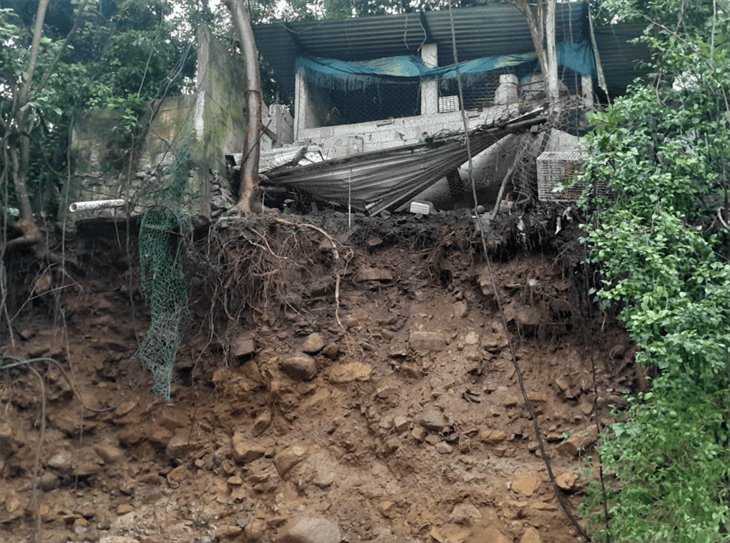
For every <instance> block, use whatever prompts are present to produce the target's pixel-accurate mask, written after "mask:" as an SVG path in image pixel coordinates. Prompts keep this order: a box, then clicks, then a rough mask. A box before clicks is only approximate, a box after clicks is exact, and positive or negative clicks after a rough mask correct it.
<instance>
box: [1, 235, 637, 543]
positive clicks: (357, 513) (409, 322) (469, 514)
mask: <svg viewBox="0 0 730 543" xmlns="http://www.w3.org/2000/svg"><path fill="white" fill-rule="evenodd" d="M371 245H372V244H371ZM495 269H496V272H497V276H498V282H499V284H500V288H501V293H502V295H503V296H504V300H505V312H506V315H507V317H508V319H509V320H510V326H511V327H512V331H513V337H514V339H515V342H516V346H517V353H518V356H519V361H520V364H521V367H522V369H523V371H524V374H525V380H526V385H527V389H528V391H529V393H530V398H531V399H532V400H533V402H534V404H535V405H536V407H537V408H538V410H539V412H540V424H541V427H542V430H543V434H544V436H545V438H546V440H547V442H548V449H549V453H550V455H551V457H552V458H553V462H554V468H555V471H556V473H557V475H558V476H559V481H560V483H561V486H564V487H565V489H566V494H568V495H569V496H570V499H571V500H572V502H573V503H574V504H575V503H576V502H577V500H578V499H579V494H580V490H581V487H582V484H583V481H582V479H581V478H579V477H577V475H578V474H579V472H580V470H581V468H582V467H583V464H582V461H581V459H580V458H579V456H578V453H579V449H580V448H581V446H585V447H589V446H590V443H591V436H592V435H593V430H592V429H593V424H594V421H593V415H592V413H593V396H592V393H591V390H592V387H593V382H592V378H591V365H590V355H591V351H592V355H593V357H594V360H595V362H596V364H597V366H598V369H599V376H600V379H599V381H600V383H599V389H600V397H599V404H600V405H601V406H602V407H605V406H606V405H607V404H608V403H611V402H613V401H616V400H617V399H618V396H617V390H618V389H621V388H622V387H623V386H625V385H627V380H626V377H624V376H622V373H623V374H624V375H626V374H627V372H626V371H625V367H626V366H627V364H628V363H629V362H630V359H631V352H630V347H629V346H628V344H627V342H626V340H625V338H624V336H623V335H622V334H621V332H620V331H619V330H616V329H608V330H604V331H600V325H601V323H600V322H595V323H589V325H588V326H589V330H590V331H589V332H588V334H587V337H588V338H589V341H588V345H586V334H583V333H582V328H580V323H581V320H580V318H579V317H578V315H577V312H576V310H575V308H574V306H573V305H572V302H570V299H571V297H570V290H571V282H570V278H566V277H564V276H563V274H562V273H561V271H560V269H559V267H558V266H557V265H556V264H555V263H554V261H553V258H552V257H551V256H540V255H532V256H524V255H516V256H514V257H513V258H511V259H509V260H508V261H506V262H502V263H496V264H495ZM128 285H129V281H128V279H127V278H126V277H125V275H124V274H123V273H122V272H114V271H113V268H109V269H106V270H101V271H99V272H98V273H96V274H91V275H90V276H88V277H86V278H84V280H83V281H82V284H81V287H82V288H76V289H69V292H71V291H73V293H72V294H68V298H67V301H66V315H65V317H66V327H65V328H63V327H61V326H55V327H54V326H53V324H52V323H49V322H48V320H47V319H45V318H44V319H41V318H35V319H32V318H31V319H27V320H26V321H25V322H23V323H22V325H21V326H20V327H19V328H18V330H19V331H20V332H21V335H22V339H20V340H19V341H18V344H17V346H16V348H15V354H17V355H18V356H21V357H30V356H52V357H54V358H56V359H58V360H59V361H61V362H62V364H63V366H64V367H65V368H70V369H69V375H70V376H71V378H72V380H73V383H74V386H75V387H76V389H77V390H78V392H79V393H80V395H81V397H82V398H83V401H84V403H85V404H86V405H87V406H88V407H93V408H99V409H103V408H109V407H111V408H112V409H110V410H109V411H106V412H102V413H94V412H90V411H84V410H83V409H82V408H81V405H80V402H79V401H78V400H77V399H76V398H74V394H73V392H72V390H71V388H70V387H69V385H68V384H67V383H66V381H65V380H64V378H63V376H62V374H61V372H60V371H59V370H58V369H57V368H54V367H53V366H49V367H48V368H47V369H46V370H44V371H43V373H44V374H45V376H46V383H47V390H46V393H47V426H46V429H45V433H44V435H43V443H42V448H41V452H40V455H41V456H40V460H41V469H40V479H39V481H38V485H39V486H40V489H41V492H40V493H39V497H40V504H39V505H38V504H36V503H35V502H34V500H33V498H32V480H33V477H32V473H33V469H34V455H35V453H36V451H37V445H38V438H39V435H40V431H39V430H40V427H41V417H40V413H41V399H40V392H39V385H38V380H37V378H36V377H35V376H34V375H33V374H31V373H29V372H28V370H27V369H26V368H24V367H21V368H18V369H16V370H12V371H6V372H4V374H3V375H0V406H1V407H2V417H1V418H0V476H1V478H0V541H24V540H27V539H28V538H29V537H30V534H31V533H32V532H33V530H34V529H35V526H36V524H35V523H36V513H37V512H38V511H39V512H40V517H41V523H42V530H43V535H42V540H43V541H49V542H56V541H58V542H61V541H103V542H106V543H132V542H135V541H138V542H173V541H175V542H191V541H214V540H221V541H223V540H230V541H261V542H271V541H276V540H277V537H281V532H282V531H283V530H284V529H285V528H283V527H284V526H285V525H286V523H287V522H288V521H290V520H291V519H292V518H295V517H298V516H302V515H303V516H308V517H319V518H324V519H327V520H328V521H330V522H332V523H334V524H336V525H337V527H338V529H339V531H340V535H341V538H342V541H347V542H353V543H354V542H360V541H377V542H380V543H396V542H408V541H413V542H416V541H418V542H432V541H438V542H440V543H446V542H449V543H458V542H469V543H504V542H517V541H519V542H521V543H536V542H540V541H542V542H544V543H564V542H565V543H567V542H572V541H577V540H578V539H577V538H576V536H575V533H574V531H573V530H572V528H571V527H570V525H569V524H568V523H567V522H566V520H565V518H564V515H563V513H562V512H561V511H560V509H559V507H558V504H557V501H556V499H555V497H554V495H553V492H552V489H551V487H550V485H549V484H548V481H547V476H546V471H545V469H544V465H543V462H542V460H541V459H540V458H539V455H538V453H537V452H536V450H537V447H536V443H535V439H534V434H533V431H532V425H531V421H530V420H529V419H528V417H527V415H526V412H525V409H524V408H523V406H522V400H521V397H520V396H519V389H518V388H517V385H516V376H515V373H514V369H513V367H512V364H511V362H510V358H509V351H508V349H507V348H506V341H505V339H504V337H503V334H502V331H501V327H500V322H499V319H498V315H497V313H496V311H495V304H494V300H493V298H492V296H491V293H490V288H491V287H490V285H489V282H488V281H487V277H486V276H485V275H484V270H483V269H482V268H481V267H480V266H479V265H478V264H477V265H475V264H474V263H473V262H472V260H471V256H469V255H467V254H464V253H462V252H458V251H451V252H446V253H442V254H439V255H437V258H435V256H434V253H433V251H429V250H428V249H426V250H411V249H407V248H402V247H398V246H388V244H387V243H386V244H384V245H382V246H379V247H372V246H371V247H370V250H366V248H365V247H363V248H362V249H358V253H357V256H356V258H355V259H354V260H353V261H352V264H351V266H350V267H349V273H348V275H347V276H346V277H344V278H343V282H342V288H341V295H340V298H341V299H340V308H339V315H340V318H341V322H342V324H343V326H344V330H343V328H341V327H340V326H339V325H338V323H337V320H336V318H335V304H334V288H333V281H332V280H331V279H330V278H322V281H318V282H312V283H310V284H304V285H302V288H301V299H300V303H299V304H297V305H296V306H295V307H292V308H290V309H289V310H288V311H287V312H286V313H285V314H284V316H283V317H277V318H274V317H273V316H268V317H267V316H265V317H261V318H259V320H258V321H257V322H256V324H255V325H250V326H248V327H245V326H243V325H242V326H241V329H240V333H236V334H235V337H234V338H233V340H234V342H233V344H232V345H231V350H232V352H233V353H234V354H238V355H239V357H236V356H232V357H228V358H227V357H226V356H225V354H224V351H225V349H223V348H221V346H219V345H218V341H217V340H216V339H215V338H214V339H213V341H212V342H211V341H210V340H209V337H208V328H207V325H206V323H205V322H204V321H203V320H202V319H198V320H195V319H194V320H195V322H194V323H193V324H192V325H191V330H190V332H189V333H188V335H187V337H186V339H185V341H184V344H183V346H182V348H181V352H180V354H179V357H178V370H177V374H176V375H177V379H176V383H175V385H174V387H173V401H172V403H171V404H165V402H163V401H161V400H160V399H159V398H156V397H154V396H153V395H151V394H150V393H149V392H148V389H149V382H148V380H147V376H146V374H145V372H144V371H143V370H142V369H141V368H140V367H139V364H138V362H136V361H135V360H134V359H133V354H134V352H135V349H136V347H137V342H138V339H139V337H140V336H141V335H142V334H143V333H144V331H145V329H146V323H147V322H146V320H145V316H144V311H143V308H142V307H140V306H139V305H137V306H136V308H135V311H134V313H133V311H132V309H131V306H130V297H129V293H128V291H127V290H128ZM485 293H486V294H485ZM198 302H199V301H198ZM198 317H200V315H199V316H198ZM304 351H309V354H305V353H304ZM229 360H230V363H228V361H229ZM39 369H42V367H39ZM566 436H570V439H569V440H568V441H567V442H566V441H565V437H566ZM277 533H278V534H279V535H277ZM322 537H325V536H324V535H322ZM312 541H316V539H313V540H312ZM322 541H325V540H324V539H322ZM326 541H329V540H326Z"/></svg>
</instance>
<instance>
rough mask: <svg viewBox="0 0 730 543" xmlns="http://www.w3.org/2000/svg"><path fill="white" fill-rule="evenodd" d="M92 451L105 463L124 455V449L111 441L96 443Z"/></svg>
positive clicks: (111, 462) (114, 460)
mask: <svg viewBox="0 0 730 543" xmlns="http://www.w3.org/2000/svg"><path fill="white" fill-rule="evenodd" d="M94 452H95V453H96V454H97V456H98V457H99V458H101V459H102V460H103V461H104V463H105V464H113V463H114V462H117V461H118V460H120V459H121V458H122V457H123V456H124V451H122V449H120V448H119V447H117V446H115V445H112V444H111V443H97V444H96V445H94Z"/></svg>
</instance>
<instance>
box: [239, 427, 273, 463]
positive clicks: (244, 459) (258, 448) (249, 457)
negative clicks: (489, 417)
mask: <svg viewBox="0 0 730 543" xmlns="http://www.w3.org/2000/svg"><path fill="white" fill-rule="evenodd" d="M231 445H232V451H231V452H232V454H233V459H234V460H235V461H236V462H238V463H239V464H248V463H249V462H253V461H254V460H256V459H257V458H261V457H262V456H264V455H265V454H266V448H265V447H264V446H263V445H261V444H260V443H256V442H255V441H250V440H249V439H247V438H246V436H245V435H244V434H242V433H235V434H233V437H232V438H231Z"/></svg>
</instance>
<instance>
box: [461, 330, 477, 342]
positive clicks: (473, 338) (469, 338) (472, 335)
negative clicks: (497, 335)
mask: <svg viewBox="0 0 730 543" xmlns="http://www.w3.org/2000/svg"><path fill="white" fill-rule="evenodd" d="M464 345H479V334H477V333H476V332H475V331H474V330H471V331H469V332H468V333H467V334H466V335H465V336H464Z"/></svg>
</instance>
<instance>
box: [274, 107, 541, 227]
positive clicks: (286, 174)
mask: <svg viewBox="0 0 730 543" xmlns="http://www.w3.org/2000/svg"><path fill="white" fill-rule="evenodd" d="M533 117H534V114H533ZM514 122H515V121H513V123H514ZM512 132H514V127H513V126H510V124H509V123H508V124H505V125H503V126H500V127H489V128H487V127H482V128H479V129H476V130H473V131H472V132H470V135H469V138H470V144H471V152H472V154H473V155H476V154H478V153H480V152H481V151H483V150H484V149H486V148H487V147H489V146H490V145H492V144H493V143H495V142H496V141H498V140H499V139H500V138H502V137H503V136H505V135H506V134H508V133H512ZM467 158H468V156H467V150H466V145H465V138H464V136H463V134H461V135H459V136H453V137H451V138H446V139H444V140H442V141H439V142H433V143H423V144H415V145H408V146H404V147H397V148H394V149H385V150H382V151H374V152H369V153H360V154H357V155H351V156H348V157H344V158H338V159H333V160H327V161H325V162H321V163H319V164H312V165H310V166H304V167H288V168H283V169H278V170H272V171H269V172H267V173H266V175H267V177H268V179H269V182H271V183H272V184H274V185H283V186H285V187H286V188H287V189H289V190H292V191H295V192H303V193H307V194H309V195H311V196H312V197H313V198H314V199H316V200H320V201H323V202H326V203H331V204H335V205H339V206H347V205H348V204H349V205H350V206H351V207H352V209H354V210H359V211H365V212H368V213H370V214H377V213H379V212H380V211H382V210H384V209H395V208H397V207H398V206H400V205H402V204H404V203H406V202H407V201H408V200H409V199H411V198H413V197H414V196H416V195H417V194H419V193H420V192H422V191H423V190H424V189H426V188H428V187H429V186H431V185H432V184H433V183H435V182H436V181H438V180H439V179H441V178H442V177H444V176H445V175H446V174H448V173H450V172H452V171H454V170H456V169H457V168H458V167H459V166H460V165H461V164H463V163H465V162H466V161H467Z"/></svg>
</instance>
